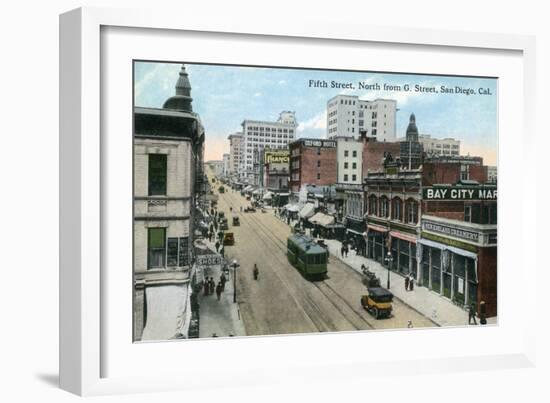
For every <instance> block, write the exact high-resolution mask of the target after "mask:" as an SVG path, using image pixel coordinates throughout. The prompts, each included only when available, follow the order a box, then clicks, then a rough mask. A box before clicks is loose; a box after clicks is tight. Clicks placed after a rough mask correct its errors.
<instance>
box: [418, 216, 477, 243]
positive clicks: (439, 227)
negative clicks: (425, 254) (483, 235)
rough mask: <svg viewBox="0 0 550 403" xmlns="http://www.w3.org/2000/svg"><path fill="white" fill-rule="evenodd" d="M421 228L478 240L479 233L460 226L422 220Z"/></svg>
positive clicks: (472, 240) (467, 239)
mask: <svg viewBox="0 0 550 403" xmlns="http://www.w3.org/2000/svg"><path fill="white" fill-rule="evenodd" d="M422 228H423V229H425V230H426V231H431V232H437V233H439V234H444V235H449V236H452V237H455V238H460V239H464V240H466V241H471V242H478V241H479V234H478V233H477V232H472V231H466V230H463V229H460V228H454V227H450V226H448V225H443V224H437V223H434V222H430V221H424V222H422Z"/></svg>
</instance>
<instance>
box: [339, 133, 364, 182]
mask: <svg viewBox="0 0 550 403" xmlns="http://www.w3.org/2000/svg"><path fill="white" fill-rule="evenodd" d="M336 144H337V146H336V148H337V154H336V163H337V166H338V176H337V178H338V183H342V184H354V185H360V184H361V183H362V181H363V178H362V172H363V142H362V141H358V140H356V139H354V138H351V137H338V138H336Z"/></svg>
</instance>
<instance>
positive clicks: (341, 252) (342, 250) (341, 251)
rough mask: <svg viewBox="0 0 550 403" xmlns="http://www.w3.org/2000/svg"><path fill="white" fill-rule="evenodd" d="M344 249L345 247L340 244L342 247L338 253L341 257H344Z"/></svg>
mask: <svg viewBox="0 0 550 403" xmlns="http://www.w3.org/2000/svg"><path fill="white" fill-rule="evenodd" d="M345 251H346V247H345V246H344V244H342V247H341V248H340V254H341V255H342V257H344V252H345Z"/></svg>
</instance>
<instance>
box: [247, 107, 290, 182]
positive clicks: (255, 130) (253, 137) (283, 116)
mask: <svg viewBox="0 0 550 403" xmlns="http://www.w3.org/2000/svg"><path fill="white" fill-rule="evenodd" d="M242 127H243V139H242V149H241V150H242V152H241V155H242V164H241V167H240V169H239V171H240V172H239V174H240V175H239V176H240V177H241V178H242V179H248V180H250V181H252V180H253V179H254V174H255V172H254V150H258V151H262V150H263V149H265V148H271V149H278V148H287V147H288V144H289V143H291V142H292V141H294V138H295V136H296V128H297V127H298V123H297V122H296V115H295V112H291V111H283V112H281V113H280V115H279V119H277V121H276V122H266V121H260V120H244V121H243V123H242Z"/></svg>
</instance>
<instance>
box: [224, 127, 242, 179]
mask: <svg viewBox="0 0 550 403" xmlns="http://www.w3.org/2000/svg"><path fill="white" fill-rule="evenodd" d="M227 138H228V140H229V172H230V174H231V175H232V176H233V175H236V174H238V173H239V170H240V167H241V165H242V160H243V158H242V155H243V154H242V149H243V147H242V146H243V134H242V133H241V132H237V133H233V134H230V135H229V136H228V137H227Z"/></svg>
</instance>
